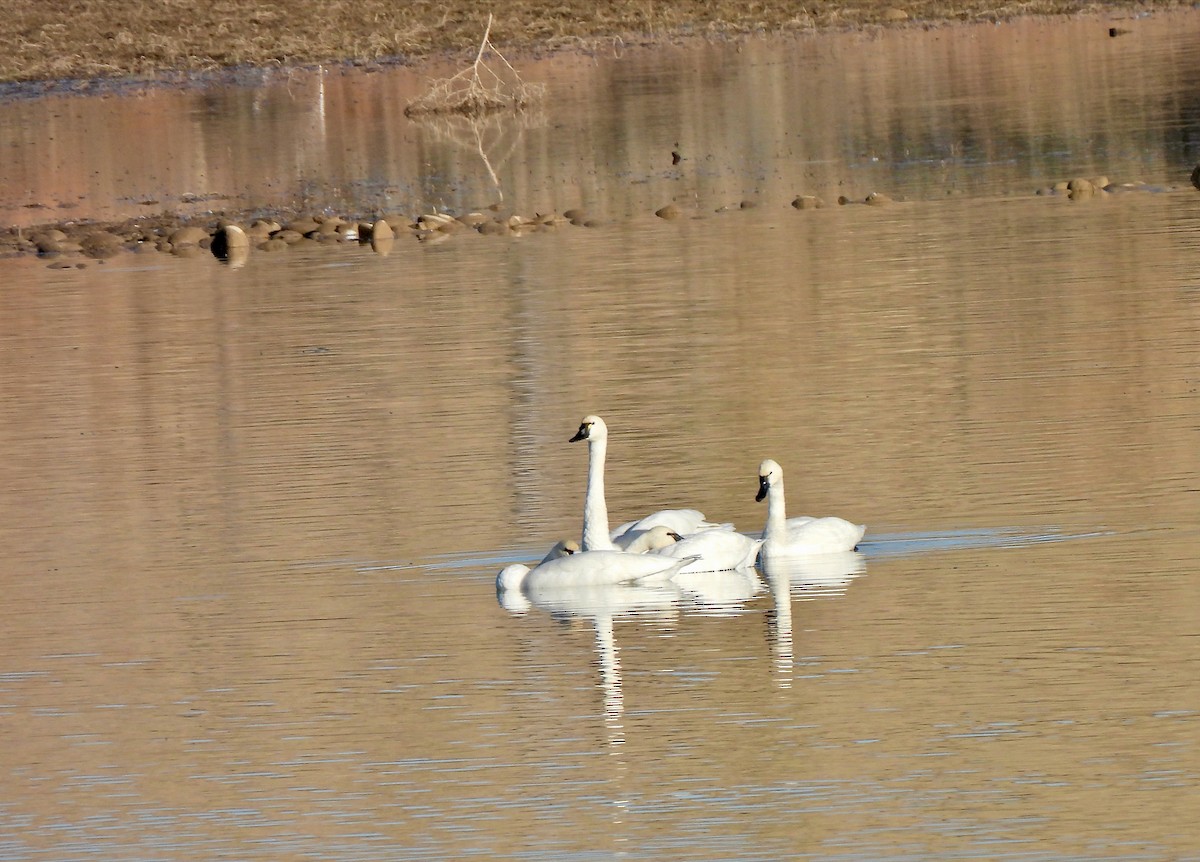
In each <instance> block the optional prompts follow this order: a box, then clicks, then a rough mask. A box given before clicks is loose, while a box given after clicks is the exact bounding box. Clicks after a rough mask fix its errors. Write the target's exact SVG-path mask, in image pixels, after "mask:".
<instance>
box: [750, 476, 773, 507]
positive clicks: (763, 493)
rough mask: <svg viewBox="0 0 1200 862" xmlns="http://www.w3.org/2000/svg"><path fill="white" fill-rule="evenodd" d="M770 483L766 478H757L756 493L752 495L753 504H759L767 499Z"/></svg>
mask: <svg viewBox="0 0 1200 862" xmlns="http://www.w3.org/2000/svg"><path fill="white" fill-rule="evenodd" d="M770 487H771V483H770V482H768V481H767V477H766V476H759V477H758V493H757V494H755V495H754V502H755V503H761V502H762V501H763V500H765V499H766V498H767V491H768V490H769V489H770Z"/></svg>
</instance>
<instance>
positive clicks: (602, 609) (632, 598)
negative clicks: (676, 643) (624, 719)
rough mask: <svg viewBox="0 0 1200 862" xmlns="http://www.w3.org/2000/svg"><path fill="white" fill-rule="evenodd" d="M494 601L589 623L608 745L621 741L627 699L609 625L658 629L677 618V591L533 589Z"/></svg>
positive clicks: (660, 586) (515, 610) (668, 587)
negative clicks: (639, 623)
mask: <svg viewBox="0 0 1200 862" xmlns="http://www.w3.org/2000/svg"><path fill="white" fill-rule="evenodd" d="M496 599H497V601H498V602H499V603H500V607H502V608H504V609H505V610H506V611H508V612H509V613H512V614H524V613H526V612H528V611H530V610H532V609H534V608H536V609H538V610H542V611H545V612H547V613H549V614H550V615H551V617H553V618H555V619H568V620H569V619H580V620H586V621H588V622H590V623H591V624H592V626H593V627H594V628H595V630H596V663H597V664H598V665H599V667H600V688H601V690H602V691H603V692H604V718H605V721H606V722H607V723H608V725H609V730H610V732H611V733H612V734H613V736H611V737H610V742H612V743H613V744H620V743H622V742H624V738H623V737H622V736H621V715H622V713H623V712H624V710H625V697H624V694H623V692H622V690H621V658H620V651H619V649H618V647H617V641H616V637H615V636H614V632H613V628H614V625H613V624H614V623H615V622H616V620H618V619H637V620H643V621H647V622H657V623H659V624H661V623H664V622H672V621H673V620H674V619H675V618H676V617H677V616H678V613H679V599H680V593H679V590H678V589H677V588H676V587H674V586H673V585H672V584H671V583H670V582H669V581H667V582H663V583H654V584H632V583H625V584H592V585H585V586H549V587H538V586H536V585H535V586H532V587H526V588H524V589H516V590H501V591H498V592H497V594H496Z"/></svg>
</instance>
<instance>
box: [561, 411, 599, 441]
mask: <svg viewBox="0 0 1200 862" xmlns="http://www.w3.org/2000/svg"><path fill="white" fill-rule="evenodd" d="M607 436H608V426H607V425H605V424H604V420H603V419H601V418H600V417H599V416H584V417H583V421H582V422H580V423H579V430H578V431H576V432H575V436H574V437H572V438H571V439H570V440H568V441H567V442H568V443H577V442H579V441H580V440H603V439H604V438H605V437H607Z"/></svg>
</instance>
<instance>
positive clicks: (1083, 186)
mask: <svg viewBox="0 0 1200 862" xmlns="http://www.w3.org/2000/svg"><path fill="white" fill-rule="evenodd" d="M1095 194H1096V187H1095V186H1094V185H1092V182H1091V180H1085V179H1083V178H1082V177H1076V178H1075V179H1073V180H1071V181H1070V182H1069V183H1067V196H1068V197H1070V198H1071V200H1073V201H1077V200H1082V199H1084V198H1090V197H1092V196H1093V195H1095Z"/></svg>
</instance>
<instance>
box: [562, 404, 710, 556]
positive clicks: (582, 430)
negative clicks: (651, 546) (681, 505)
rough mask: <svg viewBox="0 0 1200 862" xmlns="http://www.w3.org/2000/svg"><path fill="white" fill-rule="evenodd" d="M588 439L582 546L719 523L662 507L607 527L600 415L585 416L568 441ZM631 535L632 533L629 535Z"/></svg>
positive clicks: (606, 546)
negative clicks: (651, 530) (662, 527)
mask: <svg viewBox="0 0 1200 862" xmlns="http://www.w3.org/2000/svg"><path fill="white" fill-rule="evenodd" d="M580 440H587V441H588V480H587V491H586V492H585V494H584V498H583V543H582V544H583V550H584V551H612V550H618V549H620V548H621V547H623V546H624V545H626V544H628V541H627V540H626V539H625V537H626V535H627V534H630V533H635V532H638V531H641V530H646V529H649V528H650V527H653V526H656V525H658V524H662V525H665V526H667V527H669V528H671V529H673V530H675V532H677V533H679V534H680V535H682V536H686V535H690V534H691V533H694V532H696V531H697V530H700V529H706V528H709V527H717V526H722V525H719V524H710V523H709V522H708V521H706V520H705V519H704V513H702V512H699V511H697V510H696V509H663V510H661V511H659V512H655V513H654V514H653V515H647V516H646V517H645V518H642V519H641V520H639V521H630V522H629V523H626V524H622V525H621V526H620V527H618V528H617V529H615V530H613V531H612V532H611V533H610V532H609V531H608V504H607V503H606V502H605V500H604V459H605V455H606V453H607V451H608V426H607V425H605V424H604V420H603V419H601V418H600V417H599V416H585V417H583V421H582V422H580V423H579V430H578V431H576V432H575V436H574V437H572V438H571V439H570V440H568V441H567V442H569V443H577V442H579V441H580ZM631 538H632V537H631Z"/></svg>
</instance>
